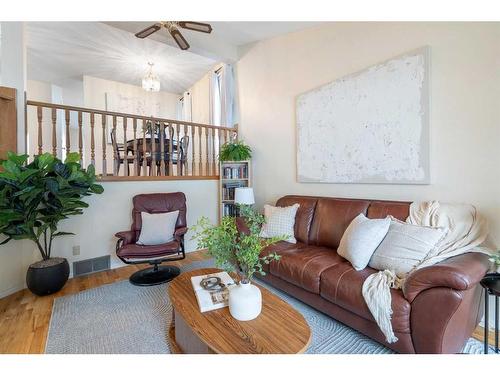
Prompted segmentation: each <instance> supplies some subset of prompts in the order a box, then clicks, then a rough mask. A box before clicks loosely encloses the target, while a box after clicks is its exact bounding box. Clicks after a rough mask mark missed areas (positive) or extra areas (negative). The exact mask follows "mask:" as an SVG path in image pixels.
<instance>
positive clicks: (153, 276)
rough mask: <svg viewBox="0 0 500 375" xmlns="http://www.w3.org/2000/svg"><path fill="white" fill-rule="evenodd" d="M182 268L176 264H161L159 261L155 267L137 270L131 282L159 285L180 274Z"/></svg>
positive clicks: (139, 284)
mask: <svg viewBox="0 0 500 375" xmlns="http://www.w3.org/2000/svg"><path fill="white" fill-rule="evenodd" d="M180 273H181V270H180V269H179V267H175V266H159V265H158V264H157V263H155V264H154V265H153V267H149V268H145V269H143V270H140V271H137V272H135V273H134V274H132V276H130V279H129V280H130V283H131V284H134V285H137V286H151V285H159V284H163V283H166V282H169V281H171V280H173V279H174V278H176V277H177V276H179V275H180Z"/></svg>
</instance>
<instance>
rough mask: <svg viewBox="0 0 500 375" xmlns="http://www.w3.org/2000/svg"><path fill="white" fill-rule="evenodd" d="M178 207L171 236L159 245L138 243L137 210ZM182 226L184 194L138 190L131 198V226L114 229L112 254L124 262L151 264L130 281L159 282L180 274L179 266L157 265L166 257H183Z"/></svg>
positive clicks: (135, 274) (175, 258)
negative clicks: (122, 229)
mask: <svg viewBox="0 0 500 375" xmlns="http://www.w3.org/2000/svg"><path fill="white" fill-rule="evenodd" d="M177 210H179V217H178V218H177V223H176V225H175V232H174V240H173V241H171V242H168V243H165V244H161V245H148V246H146V245H138V244H136V241H137V240H138V239H139V235H140V233H141V227H142V220H141V212H147V213H150V214H153V213H165V212H172V211H177ZM187 229H188V228H187V226H186V196H185V195H184V193H180V192H179V193H156V194H139V195H136V196H135V197H134V198H133V209H132V227H131V229H130V230H128V231H123V232H118V233H116V234H115V236H116V237H118V241H117V243H116V255H117V256H118V258H120V259H121V260H122V261H123V262H124V263H127V264H141V263H149V264H151V265H152V266H153V267H149V268H145V269H142V270H140V271H137V272H135V273H134V274H133V275H132V276H130V282H131V283H132V284H134V285H140V286H149V285H157V284H162V283H165V282H167V281H170V280H172V279H173V278H174V277H176V276H178V275H179V274H180V269H179V267H175V266H160V264H161V263H163V262H167V261H175V260H181V259H184V258H185V257H186V256H185V251H184V235H185V234H186V232H187Z"/></svg>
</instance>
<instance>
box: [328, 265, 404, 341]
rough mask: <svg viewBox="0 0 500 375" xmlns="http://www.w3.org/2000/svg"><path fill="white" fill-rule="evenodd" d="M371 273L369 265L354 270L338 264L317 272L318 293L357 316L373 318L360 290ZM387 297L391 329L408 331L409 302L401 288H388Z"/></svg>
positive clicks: (402, 331) (348, 266)
mask: <svg viewBox="0 0 500 375" xmlns="http://www.w3.org/2000/svg"><path fill="white" fill-rule="evenodd" d="M375 272H377V271H376V270H374V269H372V268H365V269H364V270H362V271H356V270H355V269H354V268H353V267H352V266H351V264H350V263H349V262H343V263H340V264H338V265H336V266H335V267H331V268H329V269H327V270H325V272H323V273H322V274H321V284H320V290H321V296H322V297H323V298H325V299H326V300H328V301H330V302H332V303H334V304H336V305H339V306H340V307H343V308H344V309H346V310H349V311H351V312H353V313H354V314H356V315H358V316H361V317H363V318H365V319H368V320H371V321H375V319H373V316H372V314H371V312H370V310H369V309H368V306H367V305H366V302H365V300H364V298H363V294H362V292H361V290H362V287H363V282H364V281H365V279H366V278H367V277H368V276H370V275H371V274H373V273H375ZM391 297H392V311H393V314H392V327H393V329H394V331H395V332H401V333H410V303H409V302H408V301H407V300H406V299H405V298H404V297H403V293H402V292H401V290H396V289H391Z"/></svg>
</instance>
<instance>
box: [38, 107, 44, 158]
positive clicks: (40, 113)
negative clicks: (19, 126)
mask: <svg viewBox="0 0 500 375" xmlns="http://www.w3.org/2000/svg"><path fill="white" fill-rule="evenodd" d="M36 114H37V118H38V155H41V154H43V138H42V118H43V108H42V107H40V106H38V107H37V109H36Z"/></svg>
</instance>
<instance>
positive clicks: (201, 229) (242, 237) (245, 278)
mask: <svg viewBox="0 0 500 375" xmlns="http://www.w3.org/2000/svg"><path fill="white" fill-rule="evenodd" d="M240 210H241V211H240V212H241V215H242V216H241V219H243V222H244V226H246V230H243V231H242V230H239V229H238V223H237V220H238V219H240V218H235V217H231V216H224V217H223V218H222V220H221V223H220V225H212V224H211V223H210V220H209V219H208V218H206V217H202V218H201V219H200V220H199V221H198V223H197V224H196V226H195V228H194V230H195V235H194V237H193V238H194V239H196V240H198V248H199V249H207V251H208V254H209V255H211V256H212V257H214V259H215V265H216V266H217V267H219V268H222V269H223V270H224V271H227V272H236V273H237V274H238V275H239V277H240V279H241V282H242V283H248V282H250V281H251V280H252V278H253V275H254V274H255V273H257V272H258V273H259V274H261V275H265V274H266V273H265V272H264V269H263V264H269V263H270V262H272V261H279V260H280V258H281V256H280V255H278V254H276V253H270V254H268V255H265V256H261V252H262V249H263V248H265V247H267V246H269V245H272V244H274V243H276V242H278V241H281V240H284V239H286V238H285V237H272V238H261V237H260V228H261V226H262V224H263V223H264V216H263V215H261V214H259V213H256V212H255V211H254V210H253V209H252V208H250V207H245V206H241V207H240Z"/></svg>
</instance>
